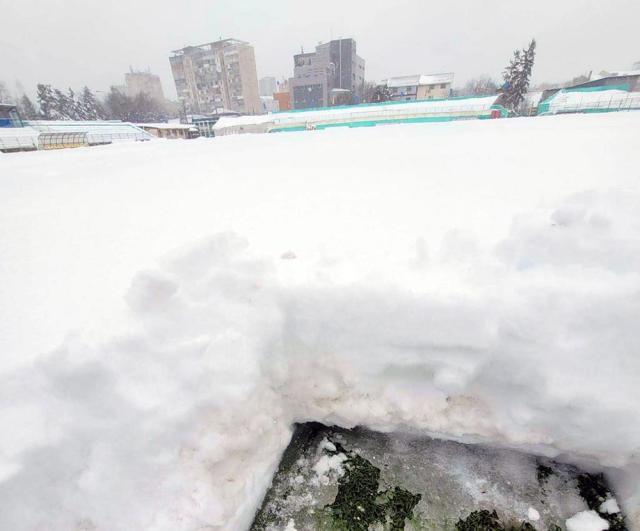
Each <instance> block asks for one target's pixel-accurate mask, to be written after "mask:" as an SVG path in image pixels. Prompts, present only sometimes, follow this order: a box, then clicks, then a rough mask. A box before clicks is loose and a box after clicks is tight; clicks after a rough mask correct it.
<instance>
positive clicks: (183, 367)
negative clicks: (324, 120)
mask: <svg viewBox="0 0 640 531" xmlns="http://www.w3.org/2000/svg"><path fill="white" fill-rule="evenodd" d="M639 131H640V113H619V114H607V115H591V116H580V115H577V116H560V117H549V118H534V119H514V120H494V121H484V122H483V121H473V122H457V123H448V124H430V125H413V126H409V125H404V126H388V127H377V128H371V129H358V130H338V129H336V130H331V131H316V132H307V133H299V134H297V133H296V134H294V133H292V134H281V135H255V136H254V135H246V136H235V137H225V138H218V139H213V140H208V139H200V140H196V141H176V142H160V141H158V142H149V143H144V144H120V145H113V146H104V147H96V148H83V149H77V150H67V151H60V152H34V153H25V154H16V155H0V327H1V329H0V356H1V360H2V361H1V364H2V369H1V374H0V426H1V427H2V434H1V435H0V529H11V530H16V531H19V530H35V529H53V530H58V529H60V530H67V529H78V530H80V529H82V530H89V529H98V530H110V531H111V530H130V529H158V530H172V531H174V530H195V529H217V528H223V529H230V530H238V529H243V528H246V526H247V525H248V523H249V522H250V521H251V519H252V517H253V513H254V510H255V509H256V507H257V506H258V504H259V503H260V500H261V497H262V495H263V494H264V492H265V490H266V488H267V486H268V483H269V481H270V478H271V476H272V473H273V471H274V469H275V467H276V465H277V463H278V460H279V458H280V453H281V452H282V450H283V449H284V448H285V446H286V445H287V443H288V440H289V437H290V433H291V428H290V426H291V423H292V422H294V421H298V420H299V421H302V420H317V421H321V422H324V423H325V424H332V423H335V424H339V425H341V426H345V427H349V426H353V425H356V424H364V425H367V426H369V427H371V428H374V429H378V430H392V429H403V430H407V429H408V430H419V431H422V432H425V433H437V434H440V435H442V436H445V437H453V438H460V439H462V440H466V441H474V440H481V441H485V442H491V443H495V444H500V445H509V446H514V447H521V448H526V449H529V450H535V451H538V452H542V453H545V454H547V455H555V454H559V455H560V456H561V457H562V458H564V459H579V460H580V461H581V462H589V461H591V462H594V463H595V462H598V463H599V464H601V465H604V466H608V467H613V468H614V469H615V470H614V471H613V479H614V484H615V485H616V486H617V490H618V494H619V495H620V499H619V500H618V501H619V502H620V503H621V507H622V509H623V510H626V511H627V512H628V513H630V515H635V523H636V526H637V525H638V514H639V513H638V506H639V505H640V488H639V487H638V485H639V483H640V452H639V451H640V392H639V391H638V389H639V383H640V356H639V354H640V328H639V327H638V316H639V315H640V187H639V181H640V165H639V164H638V153H639V152H640V135H639V134H638V132H639ZM581 518H583V519H584V518H586V517H581Z"/></svg>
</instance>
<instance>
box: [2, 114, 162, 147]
mask: <svg viewBox="0 0 640 531" xmlns="http://www.w3.org/2000/svg"><path fill="white" fill-rule="evenodd" d="M22 123H23V124H24V126H23V127H21V126H17V127H3V128H0V151H2V152H12V151H30V150H35V149H42V150H48V149H63V148H71V147H82V146H100V145H104V144H112V143H113V142H126V141H146V140H152V139H153V138H154V137H153V135H151V134H149V133H147V132H146V131H144V130H142V129H141V128H140V127H137V126H135V125H133V124H131V123H128V122H120V121H117V120H113V121H76V120H28V121H26V122H22Z"/></svg>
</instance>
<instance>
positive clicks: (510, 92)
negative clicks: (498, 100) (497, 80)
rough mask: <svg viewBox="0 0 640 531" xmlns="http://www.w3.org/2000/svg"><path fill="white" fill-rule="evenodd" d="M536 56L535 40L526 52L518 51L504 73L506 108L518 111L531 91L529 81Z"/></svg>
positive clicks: (503, 88)
mask: <svg viewBox="0 0 640 531" xmlns="http://www.w3.org/2000/svg"><path fill="white" fill-rule="evenodd" d="M535 56H536V41H535V39H533V40H532V41H531V43H530V44H529V46H528V47H527V48H525V49H524V50H516V51H515V52H514V53H513V57H512V59H511V61H510V62H509V66H507V67H506V68H505V70H504V72H503V77H504V85H503V87H502V91H503V93H504V99H503V103H504V106H505V107H506V108H507V109H509V110H511V111H514V112H515V111H517V110H518V108H519V107H520V104H521V103H522V101H523V100H524V96H525V94H526V93H527V91H528V90H529V81H530V78H531V72H532V70H533V64H534V61H535Z"/></svg>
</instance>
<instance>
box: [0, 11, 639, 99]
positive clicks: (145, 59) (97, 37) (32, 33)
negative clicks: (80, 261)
mask: <svg viewBox="0 0 640 531" xmlns="http://www.w3.org/2000/svg"><path fill="white" fill-rule="evenodd" d="M0 20H1V23H0V80H3V81H4V82H5V83H6V84H7V86H8V87H9V88H10V89H14V88H15V82H16V80H19V81H20V82H22V84H23V85H24V87H25V88H26V90H27V91H28V92H30V93H33V92H34V91H35V84H36V83H37V82H45V83H51V84H53V85H54V86H59V87H68V86H71V87H74V88H79V87H81V86H82V85H85V84H86V85H89V86H90V87H92V88H93V89H95V90H107V89H108V87H109V86H110V85H117V84H123V82H124V72H126V71H127V70H128V68H129V66H133V67H134V68H136V69H147V68H150V69H151V71H153V72H155V73H157V74H159V75H160V77H161V78H162V83H163V88H164V90H165V93H166V94H167V96H169V97H171V98H173V97H175V89H174V87H173V81H172V78H171V70H170V68H169V61H168V57H169V54H170V51H171V50H174V49H177V48H181V47H183V46H185V45H188V44H201V43H204V42H209V41H212V40H217V39H218V38H220V37H235V38H238V39H242V40H246V41H249V42H251V43H252V44H253V45H254V46H255V50H256V58H257V64H258V76H259V77H262V76H267V75H273V76H275V77H278V78H281V77H289V76H290V75H291V73H292V69H293V59H292V56H293V54H294V53H297V52H298V51H299V50H300V47H301V46H304V48H305V50H312V49H313V47H314V46H315V45H316V44H318V42H320V41H324V42H326V41H328V40H330V39H331V37H333V38H337V37H339V36H343V37H353V38H355V39H356V41H357V43H358V53H359V55H361V56H362V57H363V58H364V59H365V60H366V77H367V79H371V80H380V79H383V78H385V77H387V76H394V75H403V74H414V73H424V74H426V73H434V72H443V71H446V72H455V74H456V84H457V85H459V84H462V83H464V82H465V81H466V80H467V79H469V78H471V77H474V76H478V75H481V74H489V75H491V76H494V77H496V78H497V77H499V75H500V72H501V71H502V68H503V66H504V65H505V64H506V63H507V61H508V59H509V57H510V55H511V53H512V50H513V49H514V48H516V47H522V46H524V45H526V44H527V42H528V41H529V40H530V39H531V38H532V37H535V38H536V39H537V41H538V57H537V61H536V67H535V69H534V79H533V81H534V82H536V83H538V82H543V81H562V80H566V79H570V78H572V77H574V76H576V75H579V74H581V73H586V72H588V71H589V70H592V69H593V70H595V71H600V70H602V69H609V70H616V69H618V70H620V69H630V68H631V66H632V63H633V62H635V61H640V26H638V23H639V21H640V1H639V0H527V1H524V2H523V1H518V0H440V1H438V2H432V1H430V0H386V1H384V2H382V1H377V0H322V1H319V2H318V1H308V0H127V1H125V0H0Z"/></svg>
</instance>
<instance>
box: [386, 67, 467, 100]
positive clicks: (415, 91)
mask: <svg viewBox="0 0 640 531" xmlns="http://www.w3.org/2000/svg"><path fill="white" fill-rule="evenodd" d="M453 77H454V76H453V74H451V73H446V74H429V75H420V74H418V75H414V76H400V77H392V78H389V79H387V80H386V81H385V84H386V85H387V87H388V88H389V92H390V93H391V100H392V101H416V100H437V99H443V98H448V97H450V96H451V87H452V85H453Z"/></svg>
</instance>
